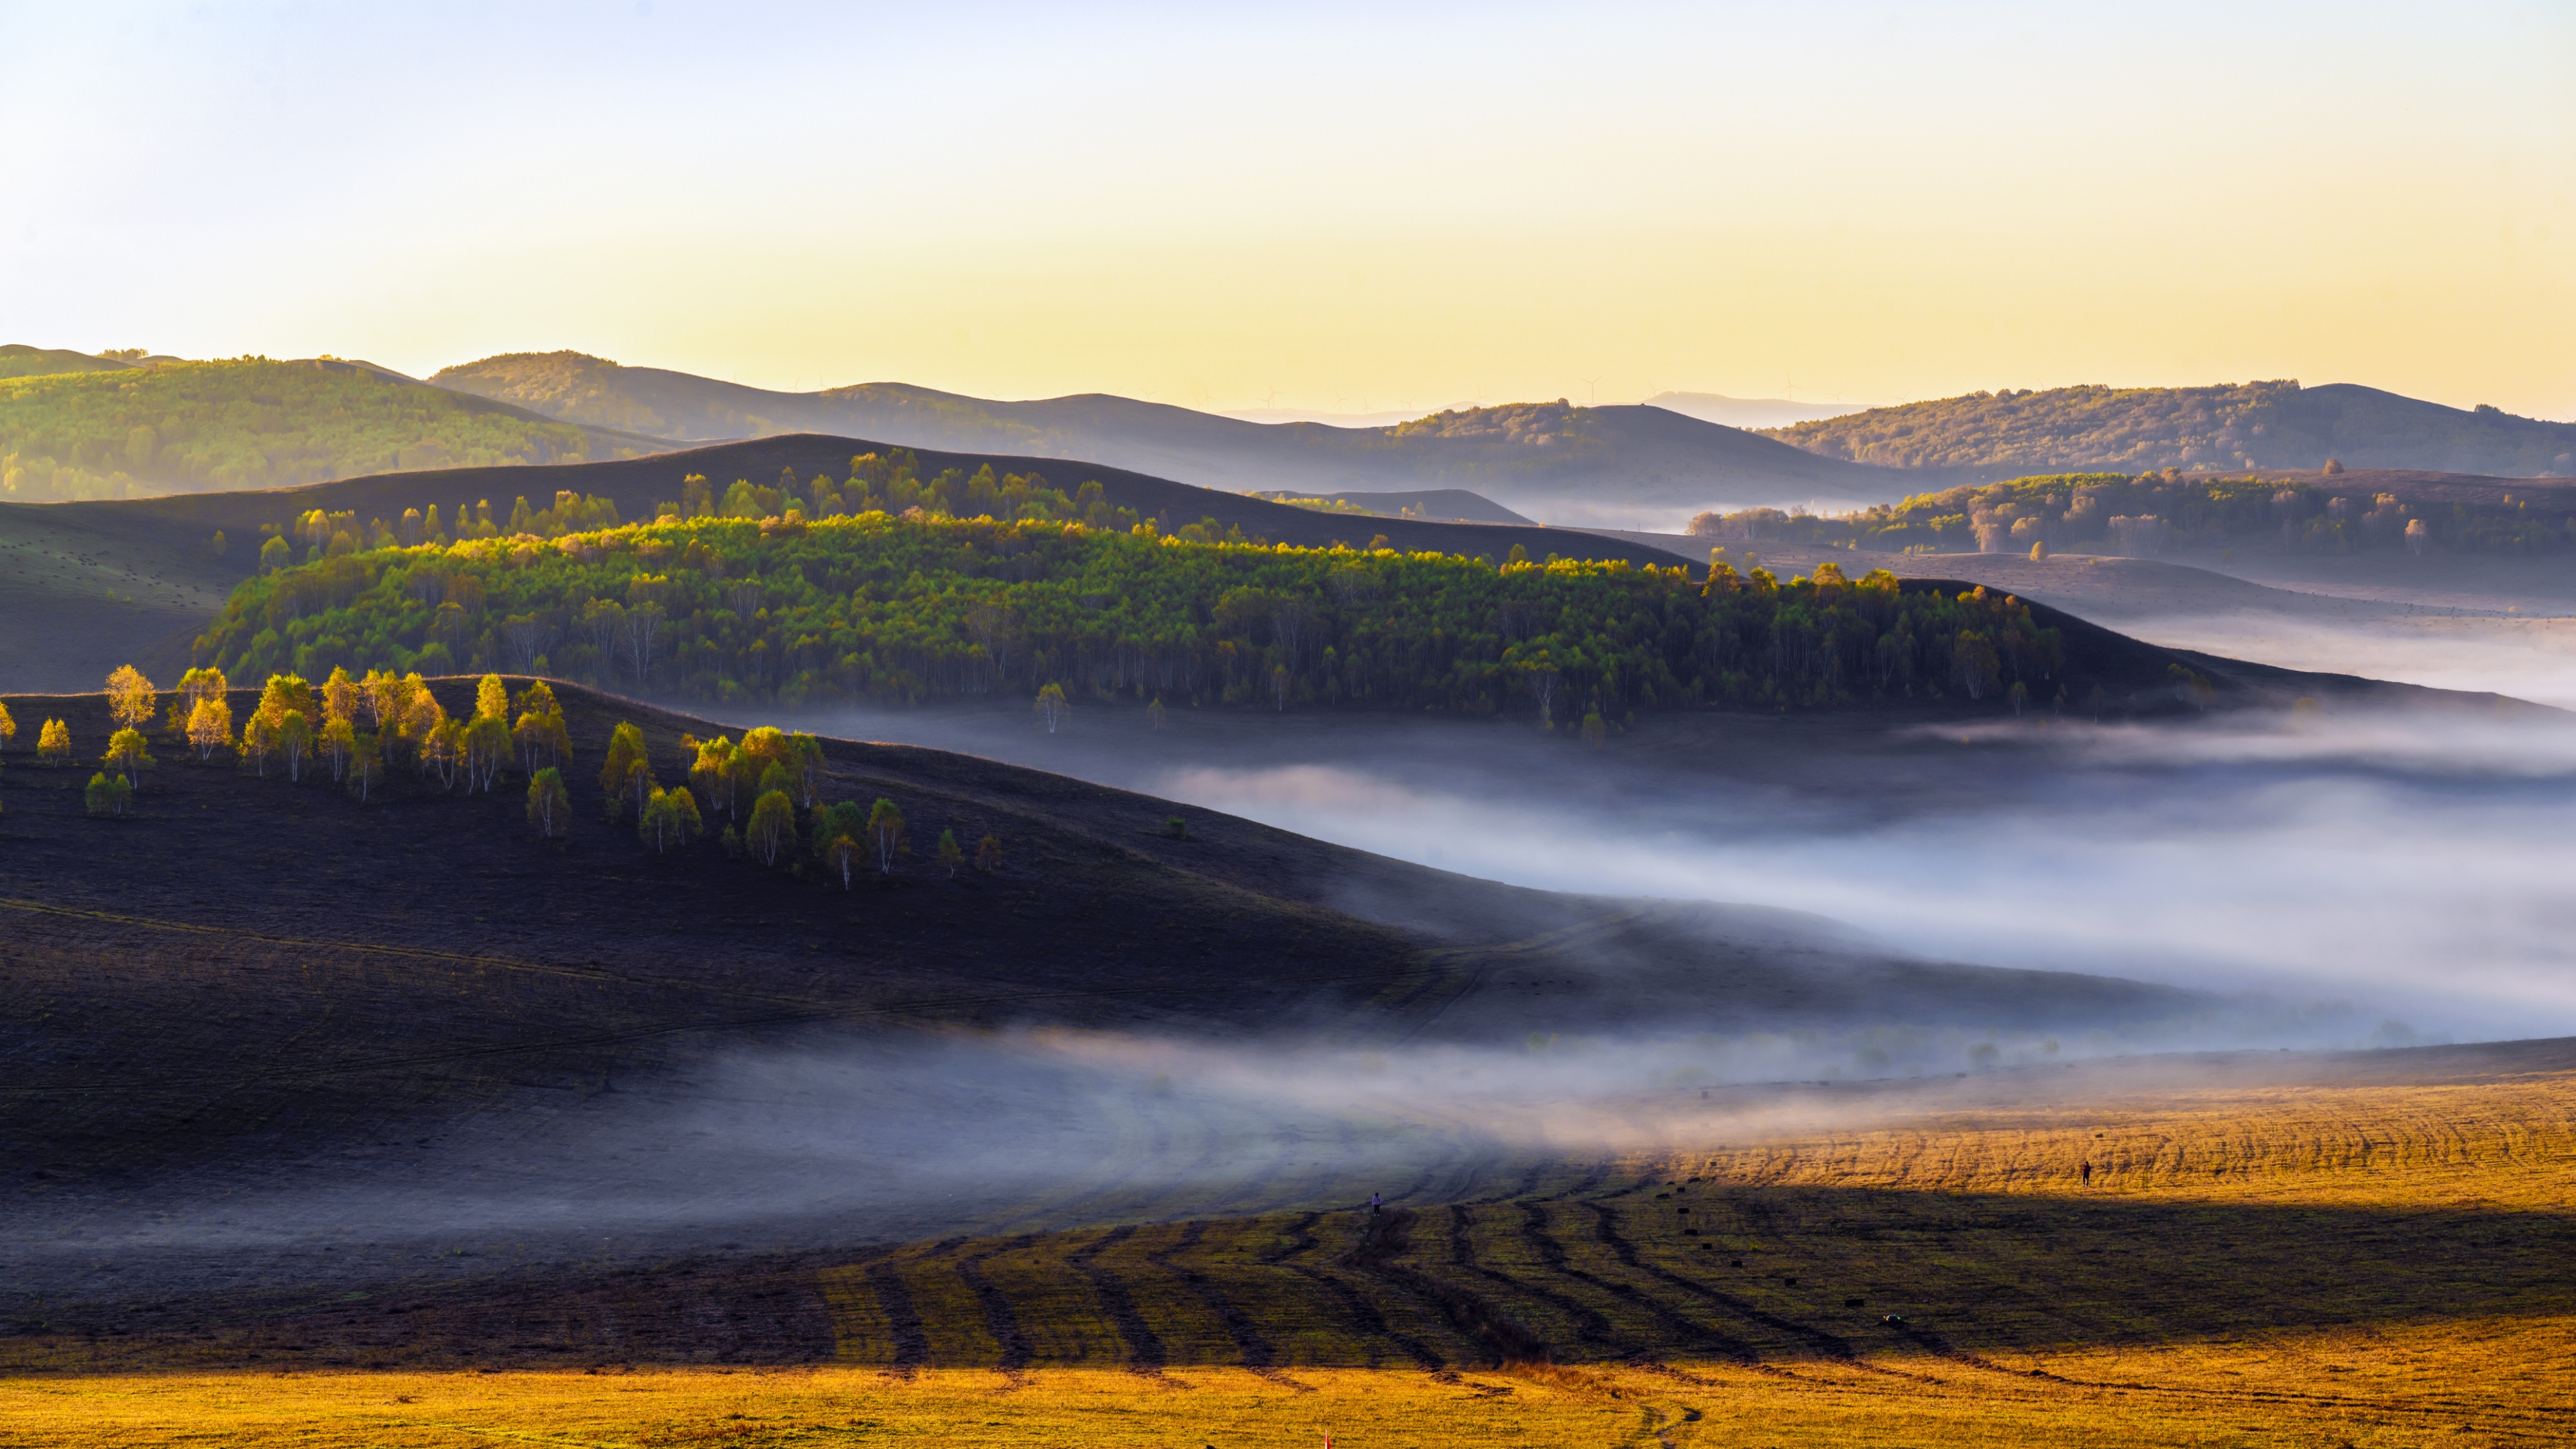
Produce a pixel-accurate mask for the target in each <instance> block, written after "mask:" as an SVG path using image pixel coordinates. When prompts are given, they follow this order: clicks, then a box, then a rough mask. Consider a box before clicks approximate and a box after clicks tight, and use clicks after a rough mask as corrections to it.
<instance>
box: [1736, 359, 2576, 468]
mask: <svg viewBox="0 0 2576 1449" xmlns="http://www.w3.org/2000/svg"><path fill="white" fill-rule="evenodd" d="M1767 432H1768V436H1771V437H1775V438H1778V439H1781V440H1782V441H1785V442H1789V443H1794V444H1796V445H1797V446H1799V447H1801V448H1804V449H1807V450H1808V451H1810V452H1813V453H1816V454H1818V455H1820V456H1823V457H1828V458H1836V459H1842V460H1847V461H1851V462H1862V463H1874V464H1880V465H1883V466H1887V467H1900V468H1936V469H1943V470H1951V471H1959V472H1964V473H1971V474H1974V475H1975V476H1977V477H1981V478H2009V477H2013V476H2016V475H2022V474H2032V473H2050V472H2057V471H2060V470H2065V469H2072V468H2086V467H2101V468H2112V469H2119V470H2123V471H2128V472H2139V471H2144V470H2149V469H2159V468H2166V467H2185V468H2188V467H2193V466H2201V467H2211V468H2221V469H2229V470H2244V469H2311V468H2319V467H2323V466H2324V465H2325V462H2326V460H2327V459H2328V458H2335V459H2338V460H2340V461H2341V462H2342V463H2343V464H2344V466H2345V467H2347V468H2373V469H2415V470H2428V471H2433V472H2445V473H2474V474H2491V475H2498V476H2509V477H2532V476H2536V475H2539V474H2543V473H2556V474H2559V475H2562V476H2564V475H2569V474H2576V459H2571V450H2576V423H2552V422H2544V421H2540V420H2538V419H2533V418H2523V417H2515V416H2513V415H2511V414H2507V413H2501V412H2492V411H2490V412H2472V411H2468V410H2464V409H2460V408H2452V407H2444V406H2442V405H2441V404H2439V403H2429V402H2424V401H2421V400H2419V399H2416V398H2409V397H2401V396H2399V395H2397V394H2395V393H2391V392H2382V391H2380V390H2379V389H2377V388H2369V387H2359V386H2355V385H2353V384H2350V383H2334V384H2329V385H2327V386H2323V387H2313V388H2301V387H2300V386H2299V385H2298V384H2297V383H2295V382H2253V383H2242V384H2222V385H2218V386H2213V387H2191V388H2107V387H2066V388H2052V389H2049V390H2047V391H2041V392H2034V391H2024V392H2019V393H2015V392H2012V391H2011V390H2009V389H2007V390H2006V391H2004V392H2002V393H1993V394H1988V393H1971V394H1969V395H1967V396H1965V397H1953V398H1939V399H1935V400H1932V401H1929V402H1917V403H1905V404H1902V405H1899V406H1896V407H1884V408H1872V409H1870V410H1869V411H1867V412H1860V413H1849V414H1846V415H1844V416H1842V417H1836V418H1826V419H1822V420H1819V421H1815V422H1806V423H1798V424H1794V425H1792V426H1790V427H1786V428H1773V429H1769V430H1767Z"/></svg>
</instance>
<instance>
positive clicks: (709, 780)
mask: <svg viewBox="0 0 2576 1449" xmlns="http://www.w3.org/2000/svg"><path fill="white" fill-rule="evenodd" d="M733 755H734V748H733V741H731V740H729V739H726V738H725V737H724V736H723V735H718V736H716V737H715V738H714V739H711V740H700V741H698V757H697V758H696V759H695V760H692V761H690V762H689V783H690V784H692V785H695V786H697V787H698V793H699V794H701V795H703V796H705V797H706V801H707V808H708V809H710V810H722V811H723V812H724V813H725V818H726V819H727V820H731V819H732V818H733Z"/></svg>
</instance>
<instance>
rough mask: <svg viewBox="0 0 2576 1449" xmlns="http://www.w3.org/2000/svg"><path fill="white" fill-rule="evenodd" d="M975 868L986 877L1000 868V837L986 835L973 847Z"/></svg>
mask: <svg viewBox="0 0 2576 1449" xmlns="http://www.w3.org/2000/svg"><path fill="white" fill-rule="evenodd" d="M975 868H976V869H977V870H979V871H982V872H983V873H984V874H986V875H991V874H992V873H993V872H995V871H997V870H1000V869H1001V868H1002V837H1000V836H998V835H987V836H985V837H984V839H983V841H982V843H981V844H979V845H977V846H976V847H975Z"/></svg>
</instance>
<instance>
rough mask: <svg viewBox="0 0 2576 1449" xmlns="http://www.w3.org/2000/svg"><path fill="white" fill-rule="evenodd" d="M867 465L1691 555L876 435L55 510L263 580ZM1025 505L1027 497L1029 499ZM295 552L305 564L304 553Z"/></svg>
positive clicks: (791, 497)
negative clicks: (581, 502)
mask: <svg viewBox="0 0 2576 1449" xmlns="http://www.w3.org/2000/svg"><path fill="white" fill-rule="evenodd" d="M862 458H873V459H876V460H877V462H875V463H872V464H869V465H866V466H869V467H874V468H880V469H882V471H883V472H884V473H885V475H886V477H885V478H883V479H881V480H880V482H881V483H882V482H886V481H891V478H892V476H893V475H894V474H896V473H898V472H899V473H901V474H902V475H903V476H904V477H905V478H906V479H907V480H909V482H908V484H907V486H908V487H910V488H912V490H913V491H912V492H911V493H910V494H908V495H906V501H905V503H904V504H903V506H904V507H912V506H916V505H917V506H920V507H922V508H923V509H924V511H926V512H930V513H934V514H935V513H940V512H943V511H946V512H954V513H956V514H957V516H961V517H971V516H972V515H973V514H974V513H975V512H977V511H980V510H981V509H982V508H983V507H984V506H985V505H984V504H979V503H977V502H976V501H975V500H974V499H973V498H972V497H971V496H970V493H969V489H968V486H967V485H968V483H969V482H970V481H971V480H972V479H973V478H975V477H976V476H977V475H979V474H989V475H991V476H992V477H993V478H994V479H996V480H999V479H1003V478H1013V477H1016V478H1019V479H1021V480H1023V483H1024V485H1025V486H1024V487H1023V490H1022V491H1023V494H1025V493H1026V492H1027V488H1028V486H1034V487H1036V488H1038V489H1039V491H1040V492H1042V493H1047V492H1061V493H1064V494H1066V495H1068V497H1069V498H1070V497H1072V496H1074V495H1082V494H1083V493H1084V489H1085V488H1086V486H1087V485H1092V484H1097V485H1098V489H1097V491H1096V492H1095V493H1092V494H1089V495H1087V496H1085V497H1084V498H1083V500H1082V502H1081V503H1080V504H1079V505H1078V507H1073V508H1069V509H1067V510H1064V511H1060V512H1059V513H1058V514H1057V515H1056V516H1058V517H1060V518H1061V517H1084V518H1086V521H1090V522H1094V523H1097V524H1099V525H1100V526H1103V527H1116V528H1125V527H1127V526H1129V525H1132V524H1134V523H1138V522H1141V521H1143V520H1146V519H1153V520H1155V521H1156V524H1157V526H1158V527H1160V528H1161V529H1163V530H1164V531H1165V532H1173V531H1177V530H1180V529H1183V528H1193V527H1200V526H1202V525H1203V524H1205V523H1206V521H1208V520H1213V525H1214V531H1215V533H1216V534H1217V535H1219V536H1223V535H1227V534H1229V533H1234V534H1239V535H1241V536H1242V537H1245V538H1247V539H1251V538H1257V539H1260V540H1262V541H1265V542H1269V543H1294V544H1313V545H1330V544H1333V543H1336V542H1341V543H1348V544H1352V545H1355V546H1359V545H1366V544H1368V543H1369V542H1370V541H1371V540H1372V539H1373V538H1375V537H1377V536H1379V535H1383V536H1385V537H1386V539H1387V540H1388V542H1389V543H1391V544H1393V545H1394V546H1396V547H1399V548H1404V549H1410V550H1423V549H1429V550H1436V551H1439V552H1443V553H1465V554H1469V555H1475V554H1484V555H1487V556H1489V557H1492V558H1497V559H1499V558H1500V557H1502V556H1503V555H1504V554H1506V553H1508V552H1510V551H1511V549H1512V547H1513V545H1515V544H1519V545H1520V546H1522V548H1523V549H1524V551H1526V552H1527V553H1529V554H1530V556H1532V557H1534V558H1544V557H1546V556H1547V555H1549V554H1551V553H1556V554H1563V555H1565V556H1567V557H1569V558H1594V559H1626V560H1628V561H1630V562H1632V563H1641V564H1642V563H1655V564H1673V563H1677V562H1680V560H1679V559H1678V558H1676V557H1675V556H1673V555H1671V554H1668V553H1665V552H1663V551H1661V550H1659V549H1655V548H1652V547H1648V546H1646V545H1643V544H1638V543H1633V542H1625V541H1621V540H1616V539H1607V538H1603V537H1601V536H1600V535H1598V534H1592V533H1584V532H1580V531H1577V530H1570V529H1569V530H1559V529H1550V528H1541V527H1537V526H1535V525H1532V526H1528V527H1508V526H1486V525H1476V524H1458V523H1436V522H1431V521H1428V520H1422V519H1396V518H1371V517H1360V516H1355V515H1348V514H1328V513H1319V512H1316V511H1314V510H1312V509H1305V508H1296V507H1291V506H1289V505H1287V504H1284V503H1273V502H1270V501H1269V500H1267V499H1261V498H1249V497H1245V496H1243V495H1241V494H1238V493H1227V492H1222V491H1219V490H1215V489H1208V488H1198V487H1193V486H1191V485H1189V484H1186V483H1175V482H1172V481H1170V480H1169V479H1165V478H1155V477H1149V476H1147V475H1145V474H1141V473H1130V472H1127V471H1125V470H1123V469H1117V468H1103V467H1095V466H1093V465H1091V464H1088V463H1075V462H1067V461H1065V460H1062V459H1052V458H1015V457H1007V456H995V455H992V454H986V453H939V452H931V451H928V450H922V451H914V450H912V449H908V448H896V447H893V446H891V445H889V444H886V443H881V442H870V441H868V440H866V439H862V438H845V437H828V436H823V435H819V434H812V433H796V434H786V435H781V436H777V437H769V438H759V439H755V440H752V441H749V442H741V443H721V444H716V445H714V446H710V447H703V448H691V449H687V450H685V451H680V452H673V453H665V454H660V455H657V456H653V457H645V458H634V459H624V460H619V461H615V462H602V463H580V464H549V465H539V466H528V467H507V468H447V469H435V470H430V471H424V472H413V473H387V474H379V475H375V476H371V477H365V478H349V479H343V480H340V481H337V482H332V483H323V484H314V485H311V486H307V487H302V488H274V489H260V490H248V491H242V492H232V493H206V494H188V495H174V496H171V497H165V498H153V499H142V500H134V501H128V502H94V503H80V504H71V505H66V506H64V507H62V508H60V509H56V510H49V512H52V513H54V514H56V515H57V516H59V517H61V518H63V519H65V520H67V521H71V522H77V523H79V524H81V525H82V526H84V527H87V528H90V529H93V530H95V531H97V532H100V533H103V534H109V535H113V536H117V537H149V538H152V539H154V540H156V541H158V542H159V544H160V545H161V546H162V547H163V548H165V549H169V550H176V551H179V552H191V551H195V552H202V551H203V550H204V549H205V547H206V545H207V541H208V540H209V539H211V538H212V537H213V536H214V534H216V533H217V532H222V533H223V534H225V536H226V539H227V546H228V550H229V552H228V557H230V558H232V559H233V560H234V561H235V562H236V563H237V565H238V566H239V568H240V571H241V572H243V573H248V572H250V571H251V569H252V568H253V567H255V566H256V555H257V552H258V549H259V547H260V544H261V543H262V541H263V540H264V539H265V538H267V537H273V536H278V535H281V534H284V533H287V532H290V531H291V530H292V529H293V528H294V526H295V520H297V519H299V518H302V517H304V516H305V515H307V514H314V513H319V514H321V515H323V516H325V517H326V518H342V519H345V520H347V523H348V526H350V527H351V528H353V530H354V532H353V535H352V536H353V539H354V541H355V542H357V543H360V544H368V543H372V542H373V541H374V529H373V525H376V524H383V525H385V526H386V527H388V528H389V529H393V530H394V531H395V532H396V533H397V534H398V533H399V528H398V525H399V523H400V521H401V519H402V517H403V515H404V513H405V512H406V511H421V510H427V509H433V508H434V509H437V510H438V511H439V512H440V513H441V514H442V515H443V516H445V517H447V518H449V519H455V518H457V517H458V516H459V510H463V511H464V512H465V513H466V514H467V515H473V514H476V513H477V512H478V511H479V513H480V515H481V516H482V517H483V518H484V519H485V520H487V521H488V524H489V526H490V528H491V529H493V530H495V531H500V532H516V531H518V530H516V529H514V528H513V527H512V526H511V519H512V517H513V516H514V515H515V514H516V513H517V512H518V511H519V510H518V507H517V505H518V503H519V502H520V501H522V500H524V501H525V502H526V503H527V504H528V506H529V510H530V511H531V512H534V513H540V514H545V515H547V518H546V520H545V523H544V525H543V527H544V528H552V529H553V530H554V531H557V532H560V531H563V530H564V529H565V528H566V527H574V526H590V525H583V524H578V523H572V522H568V521H565V520H559V519H557V518H555V517H554V516H553V512H554V510H553V504H554V500H555V497H556V495H557V494H559V493H570V494H573V495H575V496H578V497H581V498H586V499H592V500H604V501H605V502H606V503H607V504H608V505H609V511H608V512H607V513H606V514H597V513H596V511H595V510H594V516H595V517H597V518H600V519H613V520H614V521H619V522H630V523H631V522H638V521H643V520H648V519H651V518H653V517H655V516H656V515H657V514H658V513H660V512H661V511H662V509H663V505H665V504H668V505H671V506H672V507H673V508H674V509H679V508H681V507H682V506H683V505H684V504H686V503H687V501H688V489H687V480H688V479H691V478H697V479H700V480H702V484H703V487H704V488H705V489H706V490H707V492H708V494H709V496H710V498H711V499H712V500H713V502H712V503H711V504H710V507H711V508H713V507H714V504H715V503H721V502H722V501H723V500H724V499H725V498H727V497H728V496H732V495H731V490H732V487H733V485H734V484H735V483H736V482H741V483H744V484H745V485H746V486H747V487H749V488H751V489H752V490H753V491H752V493H751V494H749V495H742V496H735V497H734V506H735V507H736V509H737V511H746V510H749V511H748V512H747V516H750V517H755V518H758V517H765V516H768V515H771V514H780V513H783V512H784V511H785V510H786V509H788V508H789V507H790V506H791V505H794V506H801V507H804V508H807V509H811V508H812V507H813V484H814V482H815V480H817V479H822V480H825V481H826V482H830V483H834V484H837V483H838V482H840V481H841V480H844V479H847V478H848V477H850V476H851V475H852V473H853V471H854V470H855V469H857V468H859V467H860V466H861V465H860V463H859V460H860V459H862ZM943 500H944V501H943ZM1022 501H1023V504H1025V502H1026V499H1025V497H1024V498H1023V500H1022ZM1094 502H1098V503H1101V504H1102V505H1104V507H1105V511H1104V512H1103V513H1101V514H1100V515H1099V516H1098V517H1097V518H1092V517H1090V516H1089V513H1090V507H1091V504H1092V503H1094ZM719 511H720V510H719ZM338 528H339V525H334V526H333V528H332V529H331V530H329V531H326V532H325V533H324V534H323V535H322V538H321V539H320V540H318V541H319V542H322V543H324V544H327V543H328V541H329V539H330V537H331V533H332V532H336V531H338ZM296 556H297V557H298V558H299V559H300V558H301V557H302V556H303V545H302V544H299V545H298V549H297V554H296Z"/></svg>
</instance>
